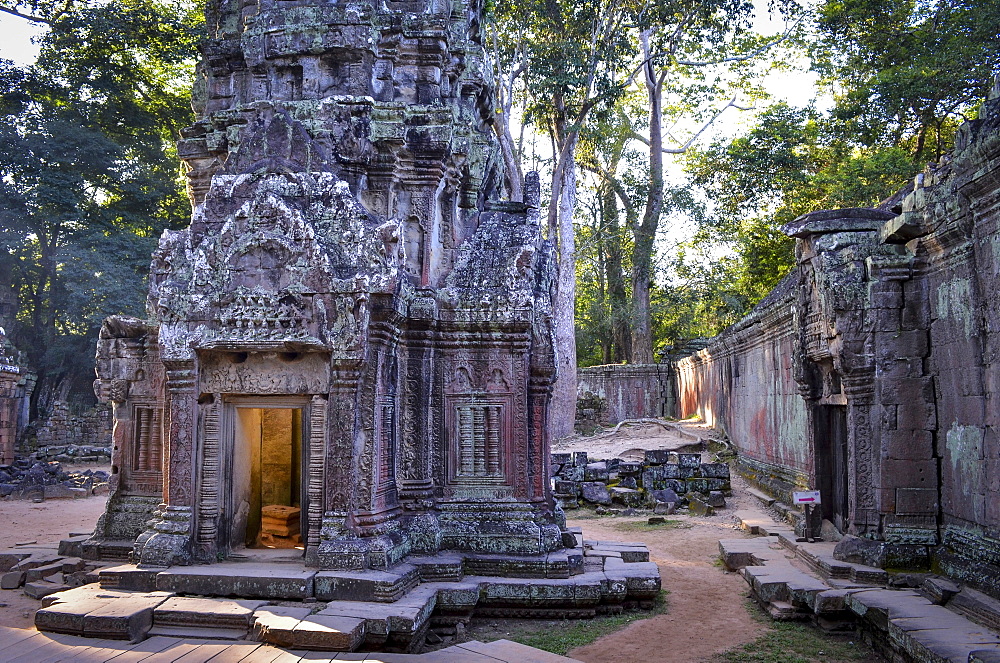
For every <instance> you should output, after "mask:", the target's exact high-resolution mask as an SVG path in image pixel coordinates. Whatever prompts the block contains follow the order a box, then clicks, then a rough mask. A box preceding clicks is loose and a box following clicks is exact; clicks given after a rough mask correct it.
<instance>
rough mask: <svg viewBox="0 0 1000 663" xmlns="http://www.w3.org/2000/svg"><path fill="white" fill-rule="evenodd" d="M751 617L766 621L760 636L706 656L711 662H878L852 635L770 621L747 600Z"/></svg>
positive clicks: (797, 624)
mask: <svg viewBox="0 0 1000 663" xmlns="http://www.w3.org/2000/svg"><path fill="white" fill-rule="evenodd" d="M747 610H749V611H750V612H751V614H752V615H753V616H754V618H755V619H758V620H759V621H763V622H768V625H769V627H768V629H767V632H766V633H764V635H762V636H760V637H759V638H757V639H756V640H754V641H753V642H750V643H747V644H745V645H742V646H740V647H736V648H734V649H730V650H729V651H727V652H725V653H723V654H719V655H718V656H715V657H713V658H712V659H710V662H711V663H849V662H850V661H868V662H874V661H882V660H883V659H882V658H881V657H880V656H878V654H876V653H875V652H873V651H872V650H871V648H869V647H868V646H867V645H866V644H864V643H863V642H861V640H860V639H859V638H858V637H857V636H856V635H854V634H842V633H836V634H835V633H826V632H825V631H821V630H820V629H818V628H815V627H814V626H811V625H808V624H802V623H796V622H772V621H771V620H770V619H769V618H768V617H767V616H766V615H764V613H763V611H762V610H761V609H760V608H759V607H758V606H757V604H755V603H753V602H751V601H748V602H747Z"/></svg>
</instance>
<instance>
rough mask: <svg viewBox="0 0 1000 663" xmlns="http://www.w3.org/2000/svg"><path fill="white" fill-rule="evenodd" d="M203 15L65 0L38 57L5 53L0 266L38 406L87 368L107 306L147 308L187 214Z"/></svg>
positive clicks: (129, 1) (154, 1)
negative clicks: (156, 256)
mask: <svg viewBox="0 0 1000 663" xmlns="http://www.w3.org/2000/svg"><path fill="white" fill-rule="evenodd" d="M199 15H200V14H199V11H198V8H197V7H196V6H195V5H193V4H189V3H180V2H161V1H159V0H119V1H117V2H113V3H107V4H94V5H80V6H70V7H69V8H68V9H67V10H66V11H64V12H62V13H60V14H59V16H58V20H54V21H53V22H52V24H51V28H50V30H49V32H48V33H46V34H45V35H44V37H42V44H41V46H42V48H41V52H40V56H39V58H38V61H37V62H36V63H35V64H34V65H32V66H28V67H24V68H19V67H16V66H14V65H13V64H12V63H10V62H7V61H0V82H2V83H3V85H2V90H0V116H2V120H0V246H2V247H3V249H4V250H3V252H2V254H0V275H2V276H3V277H4V279H7V280H9V281H10V284H11V285H12V286H13V287H14V289H15V291H16V292H17V295H18V303H19V311H18V315H17V319H16V320H15V321H14V323H13V329H12V330H10V331H11V332H12V333H11V336H12V340H13V342H14V344H15V346H16V347H18V348H19V349H20V350H21V351H22V352H24V353H25V355H26V359H27V361H28V364H29V366H30V368H31V369H32V370H34V371H35V372H37V374H38V378H39V381H38V387H37V388H36V391H35V394H34V395H33V401H32V406H33V413H32V414H33V415H37V413H38V411H39V409H42V410H44V409H45V408H46V407H47V405H48V403H49V401H50V400H51V399H52V398H54V397H56V396H63V397H64V396H65V395H66V394H65V391H66V389H67V388H68V385H69V384H70V383H72V382H74V381H77V380H78V378H79V376H81V375H87V374H92V370H93V368H92V366H93V352H94V341H95V339H96V334H97V331H98V329H99V327H100V324H101V321H102V320H103V319H104V318H105V317H106V316H107V315H110V314H115V313H126V314H133V315H141V314H142V311H143V310H144V298H145V276H146V271H147V270H148V266H149V256H150V254H151V252H152V250H153V248H155V245H156V241H157V239H158V237H159V235H160V233H161V232H162V231H163V229H165V228H169V227H179V226H181V225H183V224H184V223H185V222H186V220H187V219H188V218H189V215H190V206H189V203H188V200H187V197H186V195H185V194H184V190H183V174H182V171H181V167H180V164H179V162H178V160H177V155H176V150H175V145H174V144H175V141H176V140H177V138H178V137H179V132H180V128H181V127H183V126H185V125H186V124H188V123H190V122H191V120H192V116H191V111H190V97H189V93H188V90H189V89H190V84H191V78H192V75H193V63H194V56H195V47H196V43H197V40H198V39H199V34H200V33H199V25H200V23H199V21H200V19H199V18H198V17H199ZM60 392H63V393H60Z"/></svg>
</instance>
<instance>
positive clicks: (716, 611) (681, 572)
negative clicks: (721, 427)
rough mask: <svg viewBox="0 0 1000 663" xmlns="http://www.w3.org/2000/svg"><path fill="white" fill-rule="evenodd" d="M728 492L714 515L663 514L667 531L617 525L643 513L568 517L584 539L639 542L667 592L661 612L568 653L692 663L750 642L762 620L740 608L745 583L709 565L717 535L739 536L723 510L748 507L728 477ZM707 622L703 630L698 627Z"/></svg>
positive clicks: (602, 661)
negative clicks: (667, 520) (730, 489)
mask: <svg viewBox="0 0 1000 663" xmlns="http://www.w3.org/2000/svg"><path fill="white" fill-rule="evenodd" d="M733 483H734V486H733V488H734V490H735V492H734V497H733V498H731V499H730V500H729V501H728V506H727V508H726V509H721V510H720V511H719V512H718V515H715V516H709V517H703V518H698V517H692V516H687V515H680V514H677V515H673V516H669V518H670V519H671V520H677V521H680V522H679V524H678V526H677V527H676V528H673V529H667V530H658V531H645V532H643V531H639V532H636V531H624V532H623V531H622V529H623V526H622V525H621V524H620V523H621V521H633V522H643V521H644V520H645V518H641V519H633V518H627V519H626V518H621V517H604V518H588V519H574V518H572V515H571V516H570V519H569V524H570V525H572V526H578V527H582V528H583V533H584V538H586V539H600V540H615V539H617V540H628V541H641V542H643V543H645V544H646V545H647V546H648V547H649V553H650V561H653V562H656V564H657V566H659V568H660V577H661V578H662V580H663V588H664V589H666V590H667V591H668V592H669V594H668V595H667V612H666V614H662V615H657V616H655V617H652V618H650V619H645V620H642V621H638V622H635V623H633V624H631V625H630V626H628V627H626V628H624V629H622V630H621V631H618V632H616V633H612V634H611V635H608V636H605V637H603V638H601V639H600V640H597V641H596V642H594V643H593V644H591V645H588V646H586V647H581V648H579V649H574V650H573V651H571V652H569V655H570V656H572V657H573V658H577V659H580V660H581V661H585V662H586V663H608V662H611V661H614V662H615V663H618V662H620V661H657V663H693V662H694V661H701V660H704V659H707V658H709V657H711V656H713V655H715V654H718V653H721V652H724V651H726V650H729V649H732V648H733V647H737V646H739V645H742V644H745V643H748V642H751V641H753V640H755V639H756V638H757V637H759V636H760V635H762V634H763V633H764V631H765V630H766V628H767V625H766V623H764V622H760V621H756V620H754V619H753V618H752V617H751V616H750V613H749V612H747V610H746V607H745V601H746V596H747V584H746V582H745V581H744V580H743V578H742V577H740V575H739V574H738V573H730V572H726V571H725V570H724V569H723V568H722V567H721V566H719V565H718V564H717V559H718V557H719V539H728V538H740V537H744V536H747V535H746V534H744V533H743V532H742V531H740V530H739V529H738V528H737V527H736V523H735V521H734V519H733V517H732V516H731V515H730V514H732V513H733V512H734V511H735V510H736V509H753V508H754V505H753V504H750V503H749V500H751V499H752V498H749V497H748V496H746V495H745V494H743V493H742V491H741V488H742V485H741V484H740V482H739V480H738V479H736V478H734V481H733ZM709 624H710V625H711V627H710V629H709V630H706V628H705V626H706V625H709Z"/></svg>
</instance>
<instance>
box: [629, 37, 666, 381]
mask: <svg viewBox="0 0 1000 663" xmlns="http://www.w3.org/2000/svg"><path fill="white" fill-rule="evenodd" d="M641 37H642V38H641V40H640V41H641V44H642V50H643V56H644V57H645V58H646V65H645V66H644V68H643V73H644V78H645V83H646V95H647V97H648V99H649V190H648V193H647V194H646V208H645V210H644V211H643V214H642V222H641V223H640V224H639V225H638V226H636V227H635V229H634V235H635V249H634V250H635V253H634V257H633V266H632V270H633V271H632V361H633V362H634V363H636V364H651V363H653V361H654V359H653V324H652V317H651V314H650V309H649V291H650V289H651V288H652V286H653V251H654V241H655V239H656V230H657V227H658V226H659V224H660V214H661V213H662V212H663V126H662V123H663V115H662V96H663V74H662V73H660V72H657V70H656V68H655V67H654V66H653V62H652V60H651V59H650V58H649V40H648V39H649V35H648V33H643V34H642V35H641Z"/></svg>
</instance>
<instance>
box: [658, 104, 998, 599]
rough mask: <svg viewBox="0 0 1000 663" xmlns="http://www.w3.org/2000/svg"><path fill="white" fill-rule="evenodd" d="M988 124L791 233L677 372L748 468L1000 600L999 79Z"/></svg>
mask: <svg viewBox="0 0 1000 663" xmlns="http://www.w3.org/2000/svg"><path fill="white" fill-rule="evenodd" d="M981 118H982V119H979V120H975V121H972V122H968V123H966V124H965V125H964V126H963V127H962V128H961V129H960V131H959V133H958V136H957V138H956V146H955V150H954V151H953V153H951V154H950V155H948V156H946V157H945V158H944V159H942V160H941V161H940V162H939V163H937V164H933V165H931V166H929V167H928V168H927V169H926V170H925V171H924V172H923V173H922V174H920V175H919V176H918V177H917V178H916V179H915V181H914V183H913V185H912V186H911V187H908V188H907V189H904V190H903V191H902V192H900V194H898V195H897V196H896V197H894V198H893V199H891V201H889V202H887V203H886V204H885V205H884V206H883V208H881V209H854V210H836V211H826V212H816V213H812V214H807V215H805V216H803V217H800V218H799V219H797V220H796V221H794V222H793V223H791V224H789V225H788V226H786V227H785V229H784V230H785V232H786V233H787V234H788V235H790V236H792V237H795V238H796V240H797V242H796V256H797V265H796V268H795V269H794V270H793V272H792V273H791V274H790V275H789V277H788V278H787V279H786V280H785V282H783V284H782V285H781V286H779V288H778V289H777V290H776V291H775V292H774V293H772V294H771V295H770V296H769V297H768V299H767V300H765V302H763V303H762V304H761V306H759V307H758V308H757V309H756V310H755V311H754V312H753V313H752V314H751V315H750V316H749V317H748V318H746V319H745V320H743V321H741V322H740V323H739V324H737V325H735V326H734V327H732V328H730V329H729V330H727V331H726V332H724V333H723V334H722V335H720V336H719V337H717V338H716V339H714V340H713V341H712V343H711V344H710V345H709V347H708V348H707V349H706V350H704V351H703V352H701V353H698V354H697V355H695V356H693V357H690V358H687V359H683V360H681V361H680V362H678V365H677V375H678V384H679V386H678V390H679V394H680V407H679V414H680V416H687V415H690V414H701V415H702V416H704V417H705V418H706V419H707V420H708V421H709V422H711V423H713V424H714V425H715V426H717V427H718V428H721V429H723V430H725V431H726V432H727V433H728V434H729V436H730V438H731V440H732V442H733V443H734V445H735V446H736V447H737V448H738V449H739V451H740V454H741V457H742V459H743V461H742V462H743V467H744V469H745V470H749V471H750V473H751V474H752V475H754V477H752V478H758V479H760V478H761V476H763V475H765V474H770V477H769V478H770V479H771V483H773V484H775V485H774V486H772V488H777V489H779V492H780V489H781V488H782V485H781V484H782V483H783V482H784V483H788V484H794V485H801V486H803V487H806V486H808V487H810V488H816V489H819V490H821V491H822V493H823V507H822V508H823V515H824V516H825V517H827V518H829V519H831V520H832V521H833V522H834V523H835V524H836V525H837V526H838V527H839V528H840V529H841V530H842V531H844V532H848V533H851V534H855V535H858V536H860V537H863V538H864V539H867V540H870V541H872V542H873V543H872V544H871V545H873V546H876V548H877V550H875V552H873V554H874V555H875V556H876V557H877V558H878V559H880V560H882V562H883V563H884V564H886V565H889V566H895V567H901V566H915V565H921V564H922V565H928V564H930V565H933V566H934V568H936V569H939V570H941V571H944V572H947V573H949V574H950V575H952V576H955V577H957V578H958V579H960V580H962V581H963V582H967V583H969V584H972V585H973V586H976V587H978V588H980V589H984V590H986V591H988V592H990V593H991V594H993V595H1000V506H997V505H1000V437H998V425H1000V414H998V413H1000V407H998V405H1000V403H998V402H997V399H998V398H1000V294H998V293H1000V239H998V237H1000V232H998V231H1000V86H995V87H994V92H993V94H992V97H991V99H990V100H988V101H987V102H986V104H985V105H984V107H983V109H982V111H981ZM760 483H762V484H766V483H768V482H767V481H761V482H760ZM788 487H791V485H789V486H788ZM852 545H853V544H852Z"/></svg>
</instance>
